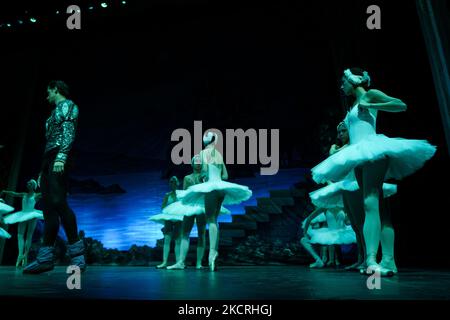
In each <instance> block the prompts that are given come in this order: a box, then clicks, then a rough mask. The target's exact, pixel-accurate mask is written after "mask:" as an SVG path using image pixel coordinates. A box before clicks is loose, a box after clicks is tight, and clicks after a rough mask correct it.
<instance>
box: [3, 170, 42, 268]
mask: <svg viewBox="0 0 450 320" xmlns="http://www.w3.org/2000/svg"><path fill="white" fill-rule="evenodd" d="M37 186H38V185H37V182H36V181H35V180H33V179H31V180H30V181H28V182H27V189H28V192H26V193H25V192H23V193H17V192H13V191H2V194H5V195H10V196H13V197H19V198H22V211H18V212H14V213H12V214H9V215H7V216H5V217H4V222H5V223H6V224H14V223H18V224H19V225H18V227H17V242H18V247H19V254H18V257H17V262H16V267H17V268H18V267H24V266H26V265H27V263H28V253H29V251H30V248H31V242H32V240H33V233H34V230H35V229H36V223H37V220H38V219H41V220H42V219H44V215H43V213H42V211H41V210H36V209H35V208H34V206H35V205H36V202H37V201H38V200H39V199H40V198H41V194H40V193H36V189H37Z"/></svg>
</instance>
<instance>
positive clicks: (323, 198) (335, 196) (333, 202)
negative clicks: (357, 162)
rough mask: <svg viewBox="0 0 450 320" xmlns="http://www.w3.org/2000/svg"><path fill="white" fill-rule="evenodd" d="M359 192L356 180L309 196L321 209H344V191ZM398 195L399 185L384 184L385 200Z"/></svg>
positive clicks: (332, 185) (337, 184)
mask: <svg viewBox="0 0 450 320" xmlns="http://www.w3.org/2000/svg"><path fill="white" fill-rule="evenodd" d="M357 190H359V186H358V182H357V181H355V180H342V181H339V182H335V183H332V184H329V185H327V186H325V187H323V188H320V189H318V190H316V191H313V192H311V193H310V194H309V197H310V198H311V202H312V203H313V204H314V205H315V206H316V207H319V208H327V209H330V208H343V207H344V202H343V200H342V194H343V192H344V191H350V192H351V191H357ZM396 193H397V185H395V184H391V183H383V195H384V197H385V198H387V197H390V196H392V195H394V194H396Z"/></svg>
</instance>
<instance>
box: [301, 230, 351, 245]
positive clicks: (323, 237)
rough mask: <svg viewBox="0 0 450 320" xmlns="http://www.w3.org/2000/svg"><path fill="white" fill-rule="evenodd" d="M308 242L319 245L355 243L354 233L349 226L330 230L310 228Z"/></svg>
mask: <svg viewBox="0 0 450 320" xmlns="http://www.w3.org/2000/svg"><path fill="white" fill-rule="evenodd" d="M308 235H309V236H310V237H311V240H310V242H311V243H316V244H321V245H334V244H336V245H342V244H352V243H356V235H355V232H354V231H353V229H352V227H351V226H346V227H345V228H344V229H337V230H331V229H329V228H320V229H310V230H308Z"/></svg>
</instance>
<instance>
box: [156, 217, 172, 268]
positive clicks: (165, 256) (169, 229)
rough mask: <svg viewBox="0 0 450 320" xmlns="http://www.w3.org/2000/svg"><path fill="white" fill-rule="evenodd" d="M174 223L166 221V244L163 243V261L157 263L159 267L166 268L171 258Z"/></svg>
mask: <svg viewBox="0 0 450 320" xmlns="http://www.w3.org/2000/svg"><path fill="white" fill-rule="evenodd" d="M172 233H173V224H172V222H170V221H166V222H165V223H164V245H163V261H162V263H161V264H159V265H157V266H156V267H157V268H158V269H160V268H165V267H166V266H167V261H168V260H169V253H170V243H171V242H172Z"/></svg>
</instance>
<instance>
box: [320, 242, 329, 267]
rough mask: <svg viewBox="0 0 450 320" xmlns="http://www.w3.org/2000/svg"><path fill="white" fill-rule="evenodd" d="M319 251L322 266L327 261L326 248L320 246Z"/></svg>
mask: <svg viewBox="0 0 450 320" xmlns="http://www.w3.org/2000/svg"><path fill="white" fill-rule="evenodd" d="M320 250H321V256H322V258H321V259H322V262H323V263H324V264H326V263H327V261H328V246H320Z"/></svg>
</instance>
